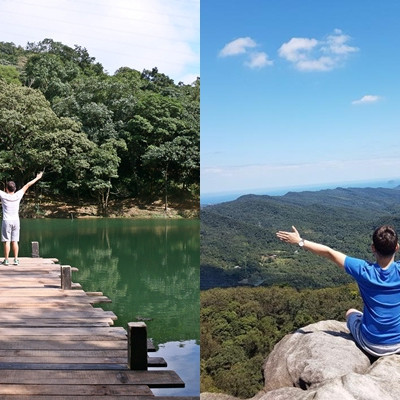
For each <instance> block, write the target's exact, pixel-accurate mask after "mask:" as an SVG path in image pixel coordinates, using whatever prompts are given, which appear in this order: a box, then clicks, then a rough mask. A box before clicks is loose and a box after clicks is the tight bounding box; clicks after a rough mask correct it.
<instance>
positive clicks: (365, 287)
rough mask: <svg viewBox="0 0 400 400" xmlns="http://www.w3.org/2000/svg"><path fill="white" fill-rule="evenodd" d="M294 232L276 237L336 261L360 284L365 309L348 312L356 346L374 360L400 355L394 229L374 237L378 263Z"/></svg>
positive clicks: (386, 228) (399, 272)
mask: <svg viewBox="0 0 400 400" xmlns="http://www.w3.org/2000/svg"><path fill="white" fill-rule="evenodd" d="M292 229H293V231H292V232H285V231H279V232H277V234H276V235H277V237H278V238H279V239H280V240H282V241H284V242H287V243H291V244H298V245H299V246H301V247H303V248H304V249H306V250H309V251H311V252H312V253H314V254H317V255H319V256H322V257H325V258H327V259H329V260H331V261H333V262H335V263H336V264H337V265H339V267H342V268H344V269H345V271H346V272H347V273H348V274H350V275H351V276H352V277H353V278H354V279H355V280H356V281H357V284H358V287H359V289H360V293H361V297H362V299H363V301H364V310H363V312H360V311H358V310H356V309H354V308H351V309H350V310H348V311H347V313H346V321H347V326H348V328H349V330H350V332H351V334H352V335H353V338H354V340H355V341H356V343H357V344H358V345H359V346H360V347H361V348H362V349H363V350H365V351H367V352H368V353H369V354H371V355H373V356H375V357H380V356H384V355H389V354H395V353H400V262H398V261H394V257H395V253H396V252H397V251H398V249H399V244H398V237H397V233H396V231H395V230H394V228H393V227H391V226H388V225H384V226H381V227H379V228H377V229H376V230H375V232H374V234H373V235H372V242H373V244H372V252H373V253H374V255H375V258H376V262H375V263H371V262H368V261H364V260H361V259H357V258H353V257H348V256H346V255H345V254H343V253H341V252H339V251H336V250H334V249H332V248H330V247H328V246H325V245H322V244H319V243H315V242H310V241H309V240H304V239H302V238H301V236H300V234H299V232H298V231H297V229H296V228H295V227H294V226H293V227H292Z"/></svg>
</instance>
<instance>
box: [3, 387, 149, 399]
mask: <svg viewBox="0 0 400 400" xmlns="http://www.w3.org/2000/svg"><path fill="white" fill-rule="evenodd" d="M27 393H29V395H31V396H32V395H42V396H44V395H45V396H52V395H58V396H65V395H68V396H79V398H80V397H81V396H108V395H114V396H115V395H119V396H121V395H122V396H126V395H141V396H152V391H151V390H150V389H149V387H148V386H146V385H101V384H100V385H79V384H76V385H68V386H64V385H45V384H43V385H35V384H31V385H23V384H19V385H18V384H14V385H13V384H8V385H4V384H3V385H0V395H1V396H2V397H1V398H2V399H3V395H26V394H27ZM51 398H53V397H51ZM92 398H93V397H92ZM153 398H154V397H153ZM47 399H49V398H47ZM49 400H50V399H49Z"/></svg>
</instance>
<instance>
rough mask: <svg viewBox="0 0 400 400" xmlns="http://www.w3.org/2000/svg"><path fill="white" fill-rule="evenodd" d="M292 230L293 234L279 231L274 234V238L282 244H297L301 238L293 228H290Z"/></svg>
mask: <svg viewBox="0 0 400 400" xmlns="http://www.w3.org/2000/svg"><path fill="white" fill-rule="evenodd" d="M292 229H293V232H285V231H279V232H277V233H276V236H278V238H279V239H280V240H282V241H283V242H286V243H291V244H298V243H299V242H300V241H301V236H300V234H299V232H298V231H297V229H296V228H295V227H294V226H292Z"/></svg>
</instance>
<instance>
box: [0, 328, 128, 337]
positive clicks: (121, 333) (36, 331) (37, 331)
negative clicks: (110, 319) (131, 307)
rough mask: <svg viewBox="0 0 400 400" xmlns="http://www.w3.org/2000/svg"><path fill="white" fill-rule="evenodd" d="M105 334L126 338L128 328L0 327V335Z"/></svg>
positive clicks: (62, 335)
mask: <svg viewBox="0 0 400 400" xmlns="http://www.w3.org/2000/svg"><path fill="white" fill-rule="evenodd" d="M85 335H93V337H94V336H104V337H107V336H108V337H110V338H117V339H118V338H125V339H126V330H125V329H124V328H121V327H104V328H103V327H100V328H90V327H88V328H65V329H62V330H61V329H55V328H24V327H22V328H14V329H7V328H1V327H0V337H3V338H4V337H6V336H13V337H15V336H46V337H50V336H61V337H66V336H85Z"/></svg>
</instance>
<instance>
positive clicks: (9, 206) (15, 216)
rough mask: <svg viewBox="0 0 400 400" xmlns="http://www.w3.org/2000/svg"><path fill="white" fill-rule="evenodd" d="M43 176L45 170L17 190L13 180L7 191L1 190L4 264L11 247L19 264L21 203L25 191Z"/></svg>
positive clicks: (15, 263) (8, 184) (15, 260)
mask: <svg viewBox="0 0 400 400" xmlns="http://www.w3.org/2000/svg"><path fill="white" fill-rule="evenodd" d="M42 176H43V172H40V173H38V174H37V175H36V178H35V179H32V180H31V181H30V182H28V183H27V184H26V185H25V186H23V187H22V189H20V190H18V191H17V192H16V186H15V183H14V182H13V181H9V182H7V183H6V188H5V192H3V191H2V190H0V198H1V204H2V207H3V222H2V225H1V241H2V242H3V243H4V261H3V263H2V264H3V265H8V264H9V263H8V256H9V254H10V248H12V251H13V253H14V265H18V264H19V260H18V251H19V246H18V242H19V230H20V227H19V203H20V202H21V199H22V197H23V196H24V194H25V192H26V191H27V190H28V188H29V187H31V186H32V185H33V184H34V183H36V182H37V181H38V180H39V179H40V178H41V177H42Z"/></svg>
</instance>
